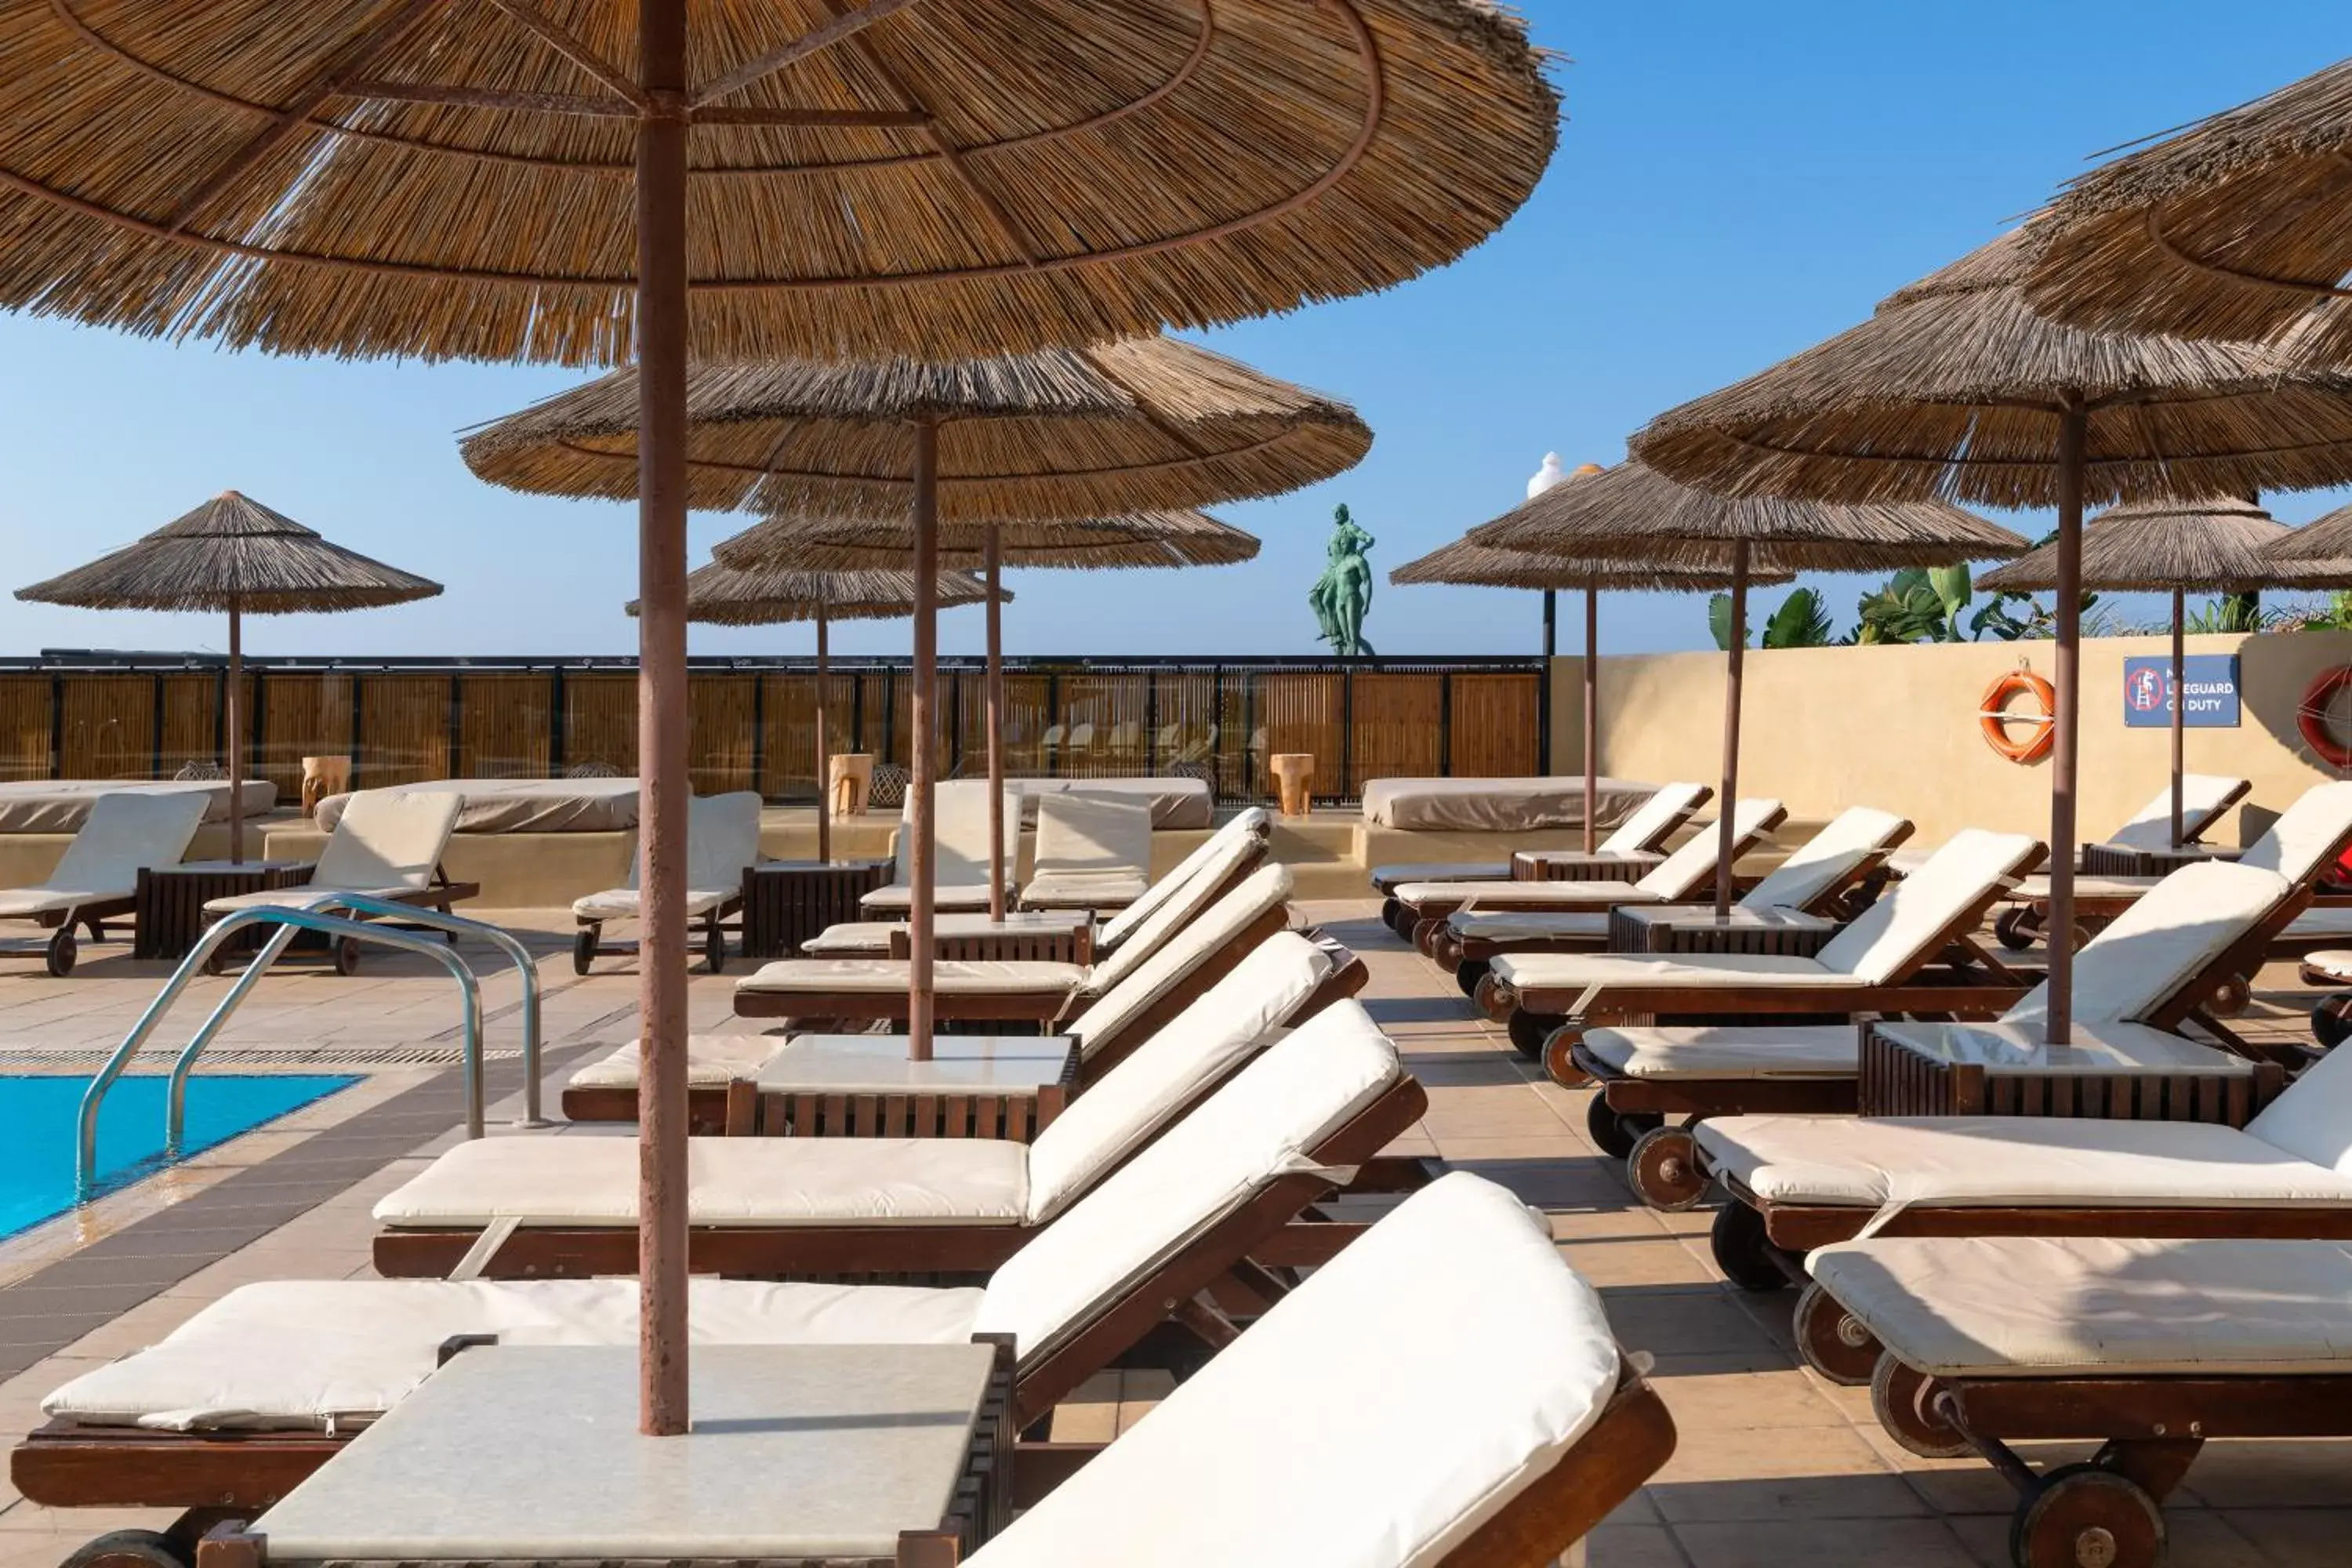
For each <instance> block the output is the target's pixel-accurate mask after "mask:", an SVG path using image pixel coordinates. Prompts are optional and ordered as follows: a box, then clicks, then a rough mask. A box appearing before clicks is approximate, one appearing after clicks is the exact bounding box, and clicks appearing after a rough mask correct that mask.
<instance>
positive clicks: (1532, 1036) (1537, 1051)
mask: <svg viewBox="0 0 2352 1568" xmlns="http://www.w3.org/2000/svg"><path fill="white" fill-rule="evenodd" d="M1556 1026H1557V1024H1556V1020H1554V1019H1550V1018H1539V1017H1538V1016H1535V1015H1534V1014H1532V1013H1514V1014H1512V1015H1511V1021H1510V1022H1509V1023H1507V1024H1506V1025H1504V1026H1503V1027H1504V1029H1505V1030H1506V1031H1507V1033H1508V1034H1509V1035H1510V1037H1511V1044H1513V1045H1514V1046H1517V1047H1518V1048H1519V1055H1521V1056H1523V1057H1525V1058H1528V1060H1529V1061H1531V1062H1539V1061H1541V1060H1543V1056H1544V1041H1545V1040H1547V1039H1549V1037H1550V1036H1551V1032H1552V1030H1553V1028H1554V1027H1556Z"/></svg>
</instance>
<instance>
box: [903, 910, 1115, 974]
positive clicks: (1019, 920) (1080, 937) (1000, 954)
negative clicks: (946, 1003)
mask: <svg viewBox="0 0 2352 1568" xmlns="http://www.w3.org/2000/svg"><path fill="white" fill-rule="evenodd" d="M913 955H914V944H913V942H910V941H909V940H908V931H907V928H906V927H905V926H894V927H892V928H891V931H890V956H891V957H892V958H910V957H912V956H913ZM931 955H932V956H933V957H934V958H939V959H955V960H969V961H971V962H975V963H1031V962H1034V963H1081V964H1083V963H1093V962H1094V961H1095V927H1094V921H1092V920H1091V919H1090V918H1088V916H1087V913H1086V911H1085V910H1067V911H1064V910H1015V911H1013V912H1012V913H1010V914H1007V915H1006V916H1005V917H1004V919H1003V920H1002V921H992V920H990V919H989V918H988V916H987V915H986V914H985V913H982V914H970V915H967V914H944V915H940V917H938V919H937V920H936V921H934V922H933V927H932V931H931Z"/></svg>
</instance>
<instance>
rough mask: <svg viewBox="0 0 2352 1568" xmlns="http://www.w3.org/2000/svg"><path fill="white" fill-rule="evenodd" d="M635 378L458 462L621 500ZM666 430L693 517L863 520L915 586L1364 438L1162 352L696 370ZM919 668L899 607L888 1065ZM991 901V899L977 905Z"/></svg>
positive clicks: (916, 961)
mask: <svg viewBox="0 0 2352 1568" xmlns="http://www.w3.org/2000/svg"><path fill="white" fill-rule="evenodd" d="M636 383H637V372H636V371H635V370H634V369H632V370H619V371H614V372H613V373H612V374H608V375H605V376H604V377H602V378H600V379H598V380H596V381H593V382H590V383H589V384H586V385H584V386H580V387H575V388H573V389H572V391H570V392H566V393H562V394H561V395H557V396H555V397H551V398H549V399H548V400H546V401H545V402H543V403H540V404H538V405H534V406H532V407H530V408H528V409H525V410H523V411H522V412H521V413H519V414H514V415H510V416H508V417H506V418H504V419H500V420H498V421H496V422H494V423H492V424H489V425H488V426H483V427H481V428H480V429H478V430H477V431H475V432H474V433H473V434H471V435H469V436H468V437H467V438H466V441H465V443H464V454H465V458H466V462H467V466H468V467H470V468H472V469H473V470H474V472H475V473H476V474H478V475H479V476H480V477H481V478H483V479H488V480H489V481H490V482H491V483H493V484H502V485H507V486H509V487H511V488H514V489H524V490H531V491H536V492H539V493H542V494H554V495H572V496H611V497H619V496H625V495H627V494H630V493H632V492H633V491H634V489H635V486H636V483H637V478H638V472H639V447H638V440H637V428H638V427H637V420H636V415H635V409H636V406H637V403H638V387H637V384H636ZM687 416H688V417H687V426H686V430H685V434H684V445H685V447H686V448H687V453H688V457H687V463H686V473H685V483H686V486H687V490H688V496H689V497H690V499H691V500H693V502H694V503H695V504H696V505H698V506H705V507H714V508H753V507H756V508H758V509H760V510H766V511H769V512H771V513H774V514H782V515H785V516H793V515H812V514H813V515H819V516H824V517H825V518H828V519H831V520H836V521H841V522H845V521H848V520H851V519H856V518H859V517H863V518H868V519H871V520H873V521H874V523H875V525H876V527H877V529H881V530H885V531H887V537H889V538H891V539H894V540H903V541H904V544H903V545H900V546H898V547H896V548H894V549H892V550H891V551H889V552H887V556H888V558H890V559H895V560H898V561H900V562H902V563H910V564H911V565H912V568H913V571H914V574H915V577H916V581H917V583H918V584H924V583H928V582H929V581H931V580H932V579H933V578H934V577H935V576H936V575H937V574H938V571H939V565H940V554H939V552H940V544H941V542H942V537H941V536H942V532H943V531H958V530H962V531H963V532H959V533H956V534H955V537H956V539H957V542H959V543H960V544H962V545H964V546H967V547H970V546H973V545H980V546H982V547H983V548H984V544H985V534H986V531H987V526H988V525H990V524H1001V523H1007V522H1015V521H1018V522H1023V523H1024V524H1025V525H1026V526H1027V528H1028V529H1029V530H1030V532H1029V533H1028V534H1027V535H1026V536H1025V537H1026V538H1027V539H1028V540H1029V541H1030V542H1032V543H1034V544H1037V545H1043V544H1045V543H1049V542H1057V541H1059V540H1062V539H1064V538H1066V539H1067V540H1068V541H1070V542H1077V543H1081V544H1083V543H1087V542H1097V543H1098V542H1100V539H1101V524H1100V522H1099V520H1100V519H1101V518H1102V517H1104V516H1106V515H1118V514H1127V513H1136V512H1140V511H1141V510H1144V509H1180V508H1185V507H1193V506H1202V505H1207V504H1209V503H1212V502H1215V501H1222V500H1245V499H1249V498H1253V497H1257V496H1265V495H1272V494H1275V493H1277V492H1279V491H1282V490H1286V489H1294V488H1296V487H1297V486H1299V485H1304V484H1311V483H1313V482H1314V481H1316V480H1318V479H1328V478H1329V477H1330V476H1331V475H1333V474H1336V473H1339V472H1341V471H1343V470H1345V469H1346V468H1350V467H1352V466H1353V465H1354V464H1355V463H1356V461H1357V460H1358V459H1359V458H1361V457H1362V456H1363V454H1364V452H1365V451H1366V450H1367V449H1368V448H1369V447H1370V445H1371V438H1372V437H1371V432H1370V430H1369V429H1367V428H1366V427H1365V426H1364V423H1363V421H1362V420H1361V419H1360V418H1358V417H1357V416H1356V413H1355V411H1354V410H1353V409H1351V408H1349V406H1348V405H1346V404H1344V403H1341V402H1339V401H1338V400H1337V399H1335V398H1329V397H1326V396H1324V395H1321V394H1318V393H1314V392H1310V391H1307V389H1305V388H1303V387H1298V386H1294V385H1292V384H1289V383H1287V382H1284V381H1279V380H1276V378H1274V377H1272V376H1269V375H1265V374H1262V373H1260V372H1258V371H1256V370H1253V369H1252V368H1250V367H1249V366H1247V365H1245V364H1242V363H1239V362H1238V361H1234V360H1231V359H1227V358H1225V357H1224V356H1223V355H1222V354H1215V353H1210V352H1209V351H1207V350H1206V349H1201V348H1196V347H1194V346H1193V345H1192V344H1190V343H1184V342H1177V341H1176V340H1174V339H1172V338H1165V337H1151V338H1133V339H1128V340H1124V341H1121V342H1112V343H1101V344H1097V345H1095V346H1093V347H1091V348H1086V349H1055V350H1047V351H1044V352H1041V353H1032V354H1024V355H1019V356H1013V355H1005V356H1000V357H998V358H994V359H985V360H966V361H961V362H950V363H924V362H920V361H913V360H890V361H882V362H876V363H822V362H818V361H813V360H773V361H766V362H762V363H713V364H707V365H698V366H697V367H696V368H695V370H694V371H693V373H692V374H691V375H690V376H689V377H688V387H687ZM1055 519H1071V520H1074V521H1071V522H1067V523H1057V522H1055V521H1053V520H1055ZM1041 520H1042V521H1041ZM1129 531H1133V529H1129ZM763 537H772V536H770V535H763V534H762V533H761V531H760V530H757V529H755V530H752V531H750V533H748V534H745V535H741V536H739V537H738V538H736V539H733V540H727V541H722V542H720V543H719V545H718V546H717V548H716V549H715V550H714V552H713V554H714V555H715V556H716V557H717V558H718V559H719V561H721V562H724V563H728V564H730V565H739V566H740V565H754V564H758V563H759V562H760V559H761V558H760V554H759V550H758V546H757V544H756V543H755V541H756V540H758V539H761V538H763ZM800 564H802V565H803V566H806V565H808V564H811V563H809V562H807V561H805V560H803V561H802V562H801V563H800ZM937 666H938V639H937V633H936V628H935V627H934V626H933V624H932V617H931V613H930V610H929V606H928V605H923V604H920V603H919V604H918V605H916V607H915V652H914V667H915V668H914V680H913V693H912V697H913V700H912V703H911V714H910V717H911V721H912V727H913V731H914V735H913V750H912V755H911V757H910V759H909V763H910V765H909V768H908V773H909V774H910V779H909V784H908V831H909V833H910V835H911V843H910V846H909V847H910V853H909V855H908V873H909V875H908V880H909V882H910V884H911V885H912V888H913V897H912V899H911V900H910V901H909V906H908V918H907V925H908V942H909V944H910V952H911V961H910V963H909V964H908V985H909V987H910V992H909V995H908V1020H907V1032H908V1050H909V1051H910V1052H911V1053H912V1054H913V1055H914V1057H915V1058H916V1059H918V1060H920V1059H922V1058H926V1057H928V1056H929V1053H930V1033H931V1017H932V1008H931V994H932V993H931V963H932V940H931V932H932V929H933V928H932V904H931V893H932V888H931V884H932V876H931V867H932V864H933V858H932V854H933V842H934V821H933V811H932V791H933V787H934V782H935V778H936V774H937V773H938V760H937V754H936V729H937V726H936V723H935V721H934V718H933V701H934V689H935V679H936V672H937ZM996 684H997V683H996V682H994V681H992V682H991V689H992V690H993V689H995V686H996ZM1001 809H1002V808H1001V805H1000V806H999V807H998V808H997V811H996V813H992V815H997V814H1001ZM996 837H998V838H999V840H1000V842H1001V840H1002V828H1001V827H1000V828H999V830H998V833H997V835H996ZM1001 902H1002V895H1001V893H1000V894H999V895H996V899H995V903H994V904H992V907H996V906H999V905H1001Z"/></svg>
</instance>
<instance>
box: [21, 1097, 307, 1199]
mask: <svg viewBox="0 0 2352 1568" xmlns="http://www.w3.org/2000/svg"><path fill="white" fill-rule="evenodd" d="M353 1081H354V1080H353V1079H352V1078H350V1077H335V1076H331V1075H328V1074H317V1073H313V1074H299V1075H282V1074H278V1073H247V1074H236V1073H223V1074H198V1075H197V1076H196V1077H194V1078H192V1079H189V1080H188V1124H187V1131H186V1136H185V1140H184V1146H183V1147H182V1149H181V1151H180V1152H181V1153H182V1154H184V1155H185V1154H193V1153H195V1152H198V1151H200V1150H205V1149H210V1148H212V1147H213V1146H215V1144H219V1143H226V1142H228V1141H229V1140H230V1139H232V1138H234V1137H236V1135H237V1134H238V1133H240V1132H247V1131H252V1130H253V1129H254V1128H256V1127H259V1126H261V1125H262V1124H263V1123H264V1122H268V1121H275V1120H276V1119H277V1118H278V1117H280V1116H283V1115H285V1114H286V1113H287V1112H288V1111H289V1110H299V1109H301V1108H302V1107H303V1106H306V1105H309V1104H310V1103H311V1102H312V1101H313V1100H321V1099H323V1098H325V1097H326V1096H328V1095H330V1094H332V1093H334V1091H335V1090H337V1089H341V1088H342V1087H343V1086H344V1085H346V1084H349V1083H352V1082H353ZM165 1082H166V1080H165V1079H164V1078H163V1076H162V1075H161V1074H152V1075H142V1076H139V1077H126V1078H121V1079H116V1080H115V1083H114V1087H113V1088H112V1089H108V1090H107V1091H106V1104H105V1107H104V1109H103V1110H100V1112H99V1117H98V1169H99V1180H100V1184H101V1187H102V1188H103V1189H107V1190H111V1189H113V1188H116V1187H120V1186H123V1185H125V1184H128V1183H131V1182H135V1181H137V1180H138V1179H139V1178H140V1177H142V1176H144V1175H147V1174H149V1173H152V1172H154V1171H156V1170H160V1169H161V1168H162V1167H163V1159H162V1154H163V1091H164V1086H165ZM88 1088H89V1079H87V1078H73V1077H65V1076H57V1077H50V1076H46V1075H33V1074H26V1075H18V1076H0V1237H6V1236H13V1235H15V1234H16V1232H18V1231H20V1230H24V1229H26V1228H27V1227H29V1226H36V1225H38V1224H40V1223H41V1221H43V1220H45V1219H47V1218H49V1217H50V1216H52V1215H60V1214H63V1213H65V1211H66V1210H68V1209H69V1208H71V1207H73V1204H74V1129H75V1127H76V1125H77V1119H78V1114H79V1110H80V1108H81V1096H82V1091H83V1090H84V1089H88Z"/></svg>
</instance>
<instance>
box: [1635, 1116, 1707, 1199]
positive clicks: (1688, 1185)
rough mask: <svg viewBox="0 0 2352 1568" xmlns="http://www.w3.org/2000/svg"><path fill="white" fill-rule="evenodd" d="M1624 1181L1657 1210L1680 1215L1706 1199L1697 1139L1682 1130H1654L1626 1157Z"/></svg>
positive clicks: (1643, 1136)
mask: <svg viewBox="0 0 2352 1568" xmlns="http://www.w3.org/2000/svg"><path fill="white" fill-rule="evenodd" d="M1625 1179H1626V1180H1627V1181H1629V1182H1631V1183H1632V1184H1633V1191H1634V1193H1635V1194H1636V1195H1637V1196H1639V1197H1640V1198H1641V1200H1642V1201H1643V1203H1645V1204H1647V1205H1650V1206H1651V1207H1652V1208H1654V1209H1663V1210H1664V1211H1665V1212H1666V1213H1668V1214H1678V1213H1680V1212H1681V1211H1682V1210H1684V1209H1686V1208H1692V1207H1695V1206H1696V1205H1697V1203H1698V1201H1699V1199H1701V1198H1703V1197H1705V1196H1706V1170H1705V1169H1704V1168H1703V1167H1701V1165H1700V1164H1699V1163H1698V1140H1697V1139H1696V1138H1693V1137H1692V1136H1691V1135H1690V1131H1689V1129H1687V1128H1683V1127H1653V1128H1651V1129H1650V1130H1649V1131H1647V1132H1644V1133H1643V1134H1642V1136H1641V1137H1639V1138H1638V1139H1636V1140H1634V1142H1633V1152H1632V1153H1630V1154H1628V1155H1626V1156H1625Z"/></svg>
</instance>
